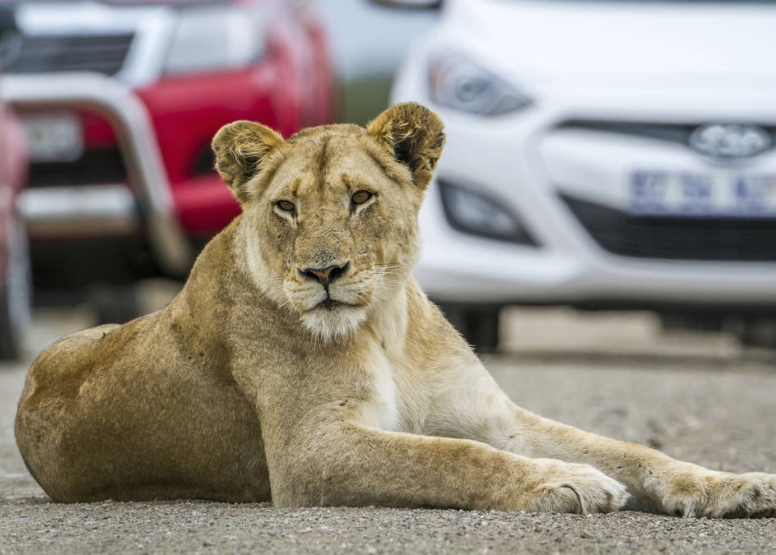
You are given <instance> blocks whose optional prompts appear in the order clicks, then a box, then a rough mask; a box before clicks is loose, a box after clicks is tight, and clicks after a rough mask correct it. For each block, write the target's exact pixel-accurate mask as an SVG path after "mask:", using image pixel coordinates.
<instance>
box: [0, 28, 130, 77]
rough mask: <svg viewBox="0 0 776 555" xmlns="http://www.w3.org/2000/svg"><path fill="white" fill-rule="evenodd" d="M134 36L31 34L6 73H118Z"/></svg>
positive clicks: (22, 44) (25, 39) (7, 66)
mask: <svg viewBox="0 0 776 555" xmlns="http://www.w3.org/2000/svg"><path fill="white" fill-rule="evenodd" d="M133 37H134V35H133V34H132V33H125V34H118V35H31V36H25V37H24V38H23V39H22V43H21V47H20V50H19V51H18V54H17V55H16V56H15V57H14V58H12V60H11V61H10V63H8V64H7V65H6V66H5V67H4V68H3V71H4V72H5V73H17V74H18V73H49V72H65V71H96V72H98V73H103V74H105V75H114V74H116V73H118V71H119V70H120V69H121V67H122V66H123V65H124V59H125V58H126V57H127V52H129V47H130V45H131V44H132V38H133Z"/></svg>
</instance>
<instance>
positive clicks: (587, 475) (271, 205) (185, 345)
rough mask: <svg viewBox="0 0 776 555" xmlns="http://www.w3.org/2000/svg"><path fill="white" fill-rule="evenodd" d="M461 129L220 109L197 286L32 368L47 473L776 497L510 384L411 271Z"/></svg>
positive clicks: (180, 486)
mask: <svg viewBox="0 0 776 555" xmlns="http://www.w3.org/2000/svg"><path fill="white" fill-rule="evenodd" d="M443 143H444V134H443V125H442V122H441V121H440V119H439V118H438V117H437V116H436V114H434V113H433V112H431V111H430V110H428V109H426V108H424V107H422V106H420V105H418V104H413V103H408V104H400V105H397V106H394V107H392V108H390V109H388V110H387V111H386V112H384V113H383V114H381V115H380V116H379V117H377V119H375V120H374V121H373V122H372V123H371V124H370V125H369V126H367V127H366V129H364V128H362V127H358V126H355V125H329V126H324V127H317V128H312V129H306V130H304V131H301V132H300V133H297V134H296V135H294V136H292V137H291V138H289V139H288V140H284V139H283V138H282V137H281V136H280V135H278V134H277V133H275V132H274V131H272V130H271V129H269V128H267V127H264V126H262V125H259V124H257V123H252V122H248V121H238V122H235V123H232V124H230V125H227V126H225V127H224V128H222V129H221V130H220V131H219V132H218V134H217V135H216V136H215V139H214V140H213V149H214V151H215V154H216V160H217V162H216V167H217V169H218V171H219V173H220V174H221V176H222V177H223V178H224V180H225V181H226V183H227V184H228V186H229V187H230V188H231V190H232V191H233V193H234V195H235V196H236V197H237V199H238V200H239V202H240V203H241V205H242V209H243V213H242V215H241V216H240V217H238V218H237V219H236V220H235V221H234V222H233V223H232V224H231V225H230V226H229V227H228V228H226V229H225V230H224V231H223V232H221V233H220V234H219V235H218V236H217V237H215V238H214V239H213V240H212V241H211V242H210V243H209V244H208V245H207V247H206V248H205V249H204V251H203V252H202V254H201V255H200V257H199V259H198V260H197V262H196V264H195V266H194V269H193V270H192V272H191V275H190V277H189V279H188V281H187V283H186V285H185V286H184V288H183V290H182V291H181V292H180V294H179V295H178V296H177V297H176V298H175V299H174V300H173V301H172V302H171V303H170V304H169V305H168V306H167V307H166V308H164V309H163V310H160V311H158V312H156V313H153V314H150V315H148V316H145V317H142V318H139V319H136V320H133V321H132V322H129V323H128V324H125V325H123V326H119V325H107V326H100V327H97V328H93V329H89V330H85V331H81V332H78V333H74V334H72V335H69V336H67V337H65V338H64V339H62V340H61V341H59V342H58V343H56V344H55V345H53V346H52V347H50V348H48V349H47V350H46V351H44V352H43V353H42V354H41V355H40V357H38V359H37V360H36V361H35V363H34V364H33V365H32V367H31V368H30V371H29V375H28V377H27V382H26V385H25V388H24V393H23V394H22V399H21V402H20V404H19V410H18V414H17V418H16V438H17V442H18V445H19V449H20V450H21V453H22V455H23V456H24V460H25V462H26V464H27V466H28V468H29V470H30V472H31V473H32V475H33V476H34V477H35V478H36V479H37V480H38V482H39V483H40V485H41V486H42V487H43V489H44V490H45V491H46V492H47V493H48V494H49V495H50V496H51V497H52V498H53V499H55V500H58V501H65V502H75V501H96V500H101V499H108V498H110V499H116V500H144V499H172V498H203V499H213V500H222V501H268V500H272V501H273V503H275V504H276V505H277V506H278V507H289V506H310V505H391V506H403V507H420V506H425V507H457V508H465V509H484V508H489V509H498V510H510V511H511V510H524V511H554V512H571V513H590V512H595V511H603V512H606V511H614V510H617V509H620V508H622V507H624V506H626V503H627V506H629V507H632V508H639V509H644V510H650V511H661V512H665V513H669V514H675V515H683V516H711V517H721V516H752V517H756V516H773V515H774V513H775V512H776V475H768V474H759V473H752V474H742V475H736V474H728V473H724V472H715V471H711V470H708V469H705V468H702V467H700V466H696V465H694V464H690V463H685V462H680V461H676V460H674V459H671V458H670V457H668V456H666V455H663V454H662V453H660V452H658V451H654V450H652V449H648V448H646V447H643V446H641V445H635V444H629V443H624V442H621V441H616V440H613V439H608V438H605V437H601V436H598V435H594V434H590V433H586V432H583V431H580V430H577V429H575V428H572V427H569V426H565V425H562V424H559V423H556V422H553V421H550V420H546V419H543V418H540V417H539V416H536V415H534V414H531V413H530V412H527V411H525V410H523V409H520V408H519V407H517V406H515V405H514V404H513V403H512V402H511V401H510V400H509V399H508V398H507V397H506V395H505V394H504V393H503V392H502V391H501V390H500V389H499V387H498V386H497V385H496V383H495V382H494V380H493V379H492V378H491V376H490V375H489V374H488V373H487V371H486V370H485V368H484V367H483V366H482V364H481V363H480V361H479V360H478V359H477V357H476V356H475V355H474V353H473V352H472V351H471V349H470V348H469V346H468V345H467V344H466V343H465V342H464V341H463V339H462V338H461V337H460V336H459V334H458V333H456V331H455V330H454V329H453V328H452V327H451V326H450V324H448V322H447V321H446V320H445V319H444V317H443V316H442V314H441V313H440V312H439V310H438V309H437V308H436V307H435V306H434V305H433V304H431V303H430V302H429V301H428V300H427V299H426V297H425V296H424V294H423V292H422V291H421V290H420V288H419V287H418V285H417V283H416V282H415V280H414V279H413V278H412V275H411V272H412V268H413V265H414V264H415V262H416V260H417V258H418V252H419V238H418V224H417V216H418V209H419V208H420V205H421V201H422V200H423V195H424V191H425V189H426V188H427V186H428V185H429V181H430V180H431V177H432V174H433V172H434V167H435V165H436V162H437V159H438V158H439V156H440V154H441V152H442V146H443ZM461 263H462V264H465V261H462V262H461Z"/></svg>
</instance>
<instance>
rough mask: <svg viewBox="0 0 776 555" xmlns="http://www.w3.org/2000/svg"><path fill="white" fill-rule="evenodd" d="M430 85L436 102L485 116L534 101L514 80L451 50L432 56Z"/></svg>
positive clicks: (514, 108) (514, 109) (430, 92)
mask: <svg viewBox="0 0 776 555" xmlns="http://www.w3.org/2000/svg"><path fill="white" fill-rule="evenodd" d="M428 88H429V94H430V96H431V99H432V100H433V101H434V102H436V103H437V104H441V105H442V106H447V107H448V108H454V109H456V110H461V111H463V112H469V113H472V114H479V115H483V116H496V115H500V114H506V113H509V112H515V111H517V110H522V109H523V108H526V107H527V106H529V105H530V104H531V103H532V100H531V99H530V98H529V97H528V96H526V95H525V94H523V93H522V92H520V91H519V90H517V89H516V88H515V87H514V86H512V85H511V84H509V83H507V82H506V81H504V80H503V79H501V78H500V77H498V76H496V75H494V74H493V73H491V72H490V71H488V70H486V69H484V68H483V67H481V66H479V65H478V64H476V63H474V62H472V61H471V60H469V59H468V58H466V57H464V56H462V55H461V54H458V53H456V52H451V51H443V52H436V53H434V54H433V55H432V56H431V57H430V60H429V65H428Z"/></svg>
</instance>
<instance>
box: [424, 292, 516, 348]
mask: <svg viewBox="0 0 776 555" xmlns="http://www.w3.org/2000/svg"><path fill="white" fill-rule="evenodd" d="M439 308H441V309H442V312H443V313H444V314H445V317H446V318H447V319H448V320H449V321H450V323H451V324H452V325H453V326H454V327H455V328H456V329H457V330H458V331H459V332H460V333H461V335H463V337H464V339H466V341H467V342H468V343H469V345H471V346H472V347H473V348H474V350H475V351H476V352H477V353H479V354H487V353H495V352H496V351H497V350H498V344H499V315H500V313H501V307H494V306H486V307H482V306H467V305H456V304H450V303H441V304H440V305H439Z"/></svg>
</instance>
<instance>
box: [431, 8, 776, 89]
mask: <svg viewBox="0 0 776 555" xmlns="http://www.w3.org/2000/svg"><path fill="white" fill-rule="evenodd" d="M446 6H447V13H446V18H445V20H446V23H448V24H450V26H451V28H457V29H459V33H460V35H459V37H460V36H466V37H467V38H468V39H470V40H471V42H470V45H471V46H472V47H473V50H475V51H480V53H481V54H482V55H483V56H484V57H485V58H484V59H487V60H489V61H493V62H495V63H499V62H500V63H501V65H503V66H505V67H512V68H514V69H516V70H520V71H521V72H523V75H524V76H525V72H529V73H535V74H536V75H541V76H543V77H545V78H546V79H548V80H549V81H552V82H558V81H566V80H569V79H571V80H574V81H579V80H589V79H595V80H596V81H598V82H599V83H600V84H603V82H601V81H602V80H603V81H604V82H605V81H607V80H613V81H615V80H616V81H628V82H630V83H632V84H634V85H636V86H650V85H652V86H654V85H665V84H667V83H669V82H670V83H671V84H673V85H680V84H681V85H687V84H695V85H700V86H707V85H711V84H714V85H715V86H724V85H725V83H726V82H727V83H729V84H730V86H741V82H742V81H744V82H746V81H750V82H751V83H752V85H758V84H762V83H763V82H765V81H767V82H768V83H770V84H773V85H776V64H774V61H773V56H772V53H773V52H774V51H776V33H775V32H774V29H776V2H774V3H770V4H763V3H739V2H733V1H730V2H723V3H720V2H717V3H711V2H710V3H701V4H698V3H691V2H673V3H669V2H649V1H642V2H638V1H624V0H623V1H620V2H617V1H610V2H596V1H562V0H450V1H449V2H448V4H446ZM464 29H465V30H466V31H465V32H461V31H462V30H464ZM493 69H496V70H498V69H499V68H493ZM677 80H678V81H677Z"/></svg>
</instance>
